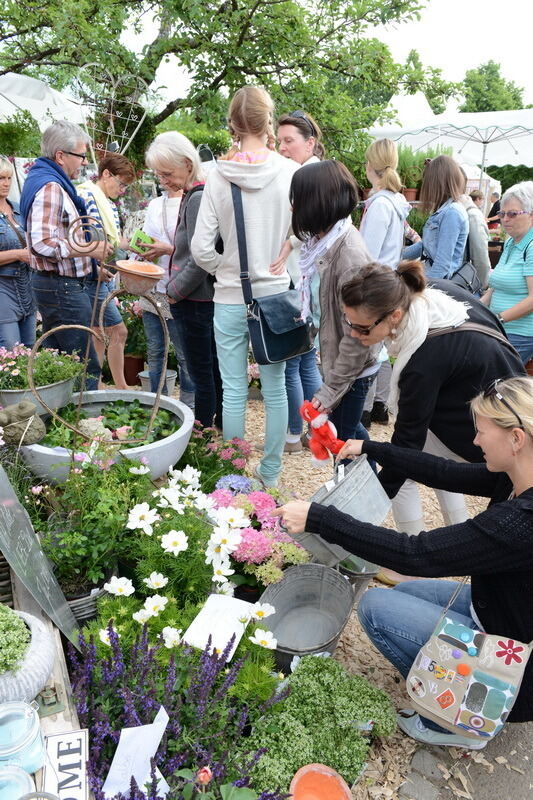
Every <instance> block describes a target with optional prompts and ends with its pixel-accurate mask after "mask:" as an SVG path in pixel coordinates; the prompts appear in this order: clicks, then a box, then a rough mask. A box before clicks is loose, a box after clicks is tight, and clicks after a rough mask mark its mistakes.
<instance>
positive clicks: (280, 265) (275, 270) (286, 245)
mask: <svg viewBox="0 0 533 800" xmlns="http://www.w3.org/2000/svg"><path fill="white" fill-rule="evenodd" d="M291 251H292V245H291V242H290V239H286V240H285V241H284V242H283V245H282V248H281V250H280V251H279V256H278V257H277V259H276V260H275V261H273V262H272V264H271V265H270V266H269V268H268V269H269V271H270V273H271V275H283V273H284V272H286V269H285V262H286V260H287V259H288V257H289V255H290V253H291Z"/></svg>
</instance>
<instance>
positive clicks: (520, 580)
mask: <svg viewBox="0 0 533 800" xmlns="http://www.w3.org/2000/svg"><path fill="white" fill-rule="evenodd" d="M363 452H364V453H366V454H367V455H368V456H369V457H370V458H373V459H375V460H376V461H377V462H378V463H379V464H382V465H383V467H385V468H387V469H391V470H396V469H399V468H401V469H402V470H403V471H404V473H405V475H406V476H407V477H408V478H412V479H413V480H415V481H418V482H420V483H423V484H425V485H426V486H430V487H432V488H435V489H445V490H447V491H449V492H464V493H466V494H470V495H476V496H478V497H489V498H491V504H490V505H489V507H488V509H487V510H486V511H483V512H482V513H481V514H478V515H477V516H475V517H474V518H473V519H469V520H467V521H466V522H463V523H461V524H460V525H450V526H447V527H443V528H437V529H436V530H433V531H422V533H420V534H418V536H409V535H408V534H406V533H401V532H398V531H395V530H390V529H389V528H381V527H378V526H376V525H370V524H369V523H366V522H360V521H359V520H356V519H354V518H353V517H350V516H348V515H347V514H343V513H342V512H340V511H338V510H337V509H336V508H333V507H332V506H327V507H326V506H321V505H318V504H317V503H312V504H311V508H310V509H309V514H308V517H307V523H306V528H305V529H306V531H308V532H310V533H318V534H320V536H322V537H323V538H324V539H325V540H326V541H328V542H333V543H334V544H339V545H341V547H344V548H345V549H346V550H349V551H350V552H352V553H354V554H355V555H357V556H359V557H361V558H364V559H367V560H368V561H372V562H374V563H377V564H380V565H381V566H383V567H388V568H390V569H395V570H398V571H399V572H402V573H404V574H405V575H420V576H421V577H424V578H444V577H448V576H450V575H453V576H457V575H471V584H472V604H473V606H474V610H475V612H476V614H477V616H478V619H479V621H480V622H481V624H482V625H483V628H484V630H485V631H486V632H487V633H493V634H499V635H501V636H505V637H509V638H511V639H517V640H518V641H521V642H525V643H527V642H530V641H531V640H533V488H530V489H527V490H526V491H525V492H522V494H520V495H519V496H518V497H515V498H513V499H512V500H508V499H506V498H508V497H509V495H510V493H511V491H512V485H511V481H510V480H509V478H508V476H507V475H506V474H505V473H501V472H500V473H494V472H489V471H488V469H487V467H486V465H485V464H461V463H457V462H456V461H448V460H446V459H443V458H438V457H436V456H431V455H428V454H426V453H417V452H415V451H413V450H409V449H402V448H398V447H394V446H393V445H390V444H381V443H378V442H365V443H364V444H363ZM509 719H510V720H511V721H513V722H526V721H528V720H533V659H530V661H529V662H528V665H527V667H526V671H525V675H524V680H523V683H522V687H521V689H520V693H519V696H518V699H517V701H516V703H515V705H514V707H513V709H512V711H511V713H510V715H509Z"/></svg>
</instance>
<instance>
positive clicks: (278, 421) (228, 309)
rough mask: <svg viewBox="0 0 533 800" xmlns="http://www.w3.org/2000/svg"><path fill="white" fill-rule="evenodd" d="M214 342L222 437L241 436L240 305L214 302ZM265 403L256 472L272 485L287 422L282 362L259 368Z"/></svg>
mask: <svg viewBox="0 0 533 800" xmlns="http://www.w3.org/2000/svg"><path fill="white" fill-rule="evenodd" d="M214 327H215V342H216V345H217V356H218V363H219V367H220V375H221V377H222V389H223V395H222V426H223V435H224V439H233V438H234V437H235V436H237V437H239V438H241V439H243V438H244V430H245V427H244V426H245V416H246V404H247V402H248V346H249V336H248V325H247V324H246V308H245V306H244V305H230V304H228V303H215V318H214ZM259 374H260V378H261V392H262V394H263V400H264V403H265V420H266V429H265V449H264V455H263V458H262V459H261V464H260V465H259V472H260V473H261V475H262V477H263V478H264V479H265V481H266V483H267V484H270V483H272V484H274V485H275V482H276V480H277V478H278V475H279V473H280V472H281V456H282V453H283V448H284V446H285V434H286V431H287V422H288V413H289V412H288V406H287V393H286V391H285V362H283V363H281V364H267V365H265V366H260V367H259Z"/></svg>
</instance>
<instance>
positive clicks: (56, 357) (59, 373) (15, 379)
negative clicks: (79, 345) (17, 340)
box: [0, 344, 82, 389]
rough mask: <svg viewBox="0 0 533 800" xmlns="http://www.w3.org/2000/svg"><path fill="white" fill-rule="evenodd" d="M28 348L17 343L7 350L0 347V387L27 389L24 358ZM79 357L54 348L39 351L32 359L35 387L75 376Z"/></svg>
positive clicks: (26, 365)
mask: <svg viewBox="0 0 533 800" xmlns="http://www.w3.org/2000/svg"><path fill="white" fill-rule="evenodd" d="M30 353H31V349H30V348H28V347H25V346H24V345H22V344H17V345H15V347H13V348H12V349H11V350H7V349H6V348H5V347H0V389H27V388H28V361H29V356H30ZM81 369H82V367H81V364H80V359H79V356H78V355H76V354H74V355H70V354H69V353H60V352H59V351H58V350H52V349H44V350H39V352H38V353H37V355H36V356H35V359H34V361H33V381H34V383H35V385H36V386H47V385H48V384H50V383H56V382H57V381H64V380H67V379H68V378H76V377H77V376H78V375H79V374H80V373H81Z"/></svg>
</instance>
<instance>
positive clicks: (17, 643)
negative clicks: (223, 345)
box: [0, 605, 31, 675]
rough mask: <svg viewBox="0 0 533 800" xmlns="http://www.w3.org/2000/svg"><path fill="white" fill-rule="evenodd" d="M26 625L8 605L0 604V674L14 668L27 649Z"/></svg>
mask: <svg viewBox="0 0 533 800" xmlns="http://www.w3.org/2000/svg"><path fill="white" fill-rule="evenodd" d="M30 638H31V634H30V631H29V629H28V626H27V625H26V623H25V622H24V620H23V619H22V617H19V615H18V614H15V612H14V611H12V610H11V609H10V608H8V606H4V605H0V675H1V674H2V673H3V672H7V671H8V670H16V669H17V668H18V667H19V665H20V662H21V660H22V659H23V658H24V654H25V652H26V650H27V649H28V643H29V641H30Z"/></svg>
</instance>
